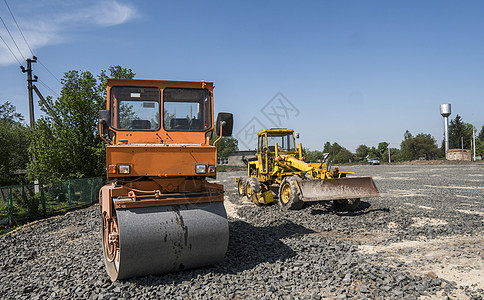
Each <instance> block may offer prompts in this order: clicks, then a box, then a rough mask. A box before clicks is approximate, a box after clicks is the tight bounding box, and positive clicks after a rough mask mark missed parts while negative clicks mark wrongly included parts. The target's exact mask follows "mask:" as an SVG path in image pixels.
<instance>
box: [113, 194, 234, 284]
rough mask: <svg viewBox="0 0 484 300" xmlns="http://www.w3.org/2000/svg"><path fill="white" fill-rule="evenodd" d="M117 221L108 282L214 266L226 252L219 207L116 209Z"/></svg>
mask: <svg viewBox="0 0 484 300" xmlns="http://www.w3.org/2000/svg"><path fill="white" fill-rule="evenodd" d="M115 201H116V200H115ZM116 215H117V220H118V228H119V252H118V253H117V258H116V259H115V260H114V262H112V263H110V262H109V261H107V260H106V259H105V264H106V268H107V269H108V273H109V276H110V277H111V279H112V280H117V279H127V278H130V277H134V276H143V275H147V274H165V273H171V272H174V271H178V270H184V269H191V268H197V267H202V266H207V265H213V264H216V263H219V262H221V261H222V260H223V258H224V256H225V253H226V252H227V246H228V240H229V230H228V221H227V214H226V212H225V207H224V205H223V203H222V202H211V203H200V204H187V205H172V206H157V207H143V208H130V209H117V210H116ZM105 257H106V256H105Z"/></svg>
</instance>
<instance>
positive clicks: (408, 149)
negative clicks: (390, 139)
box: [400, 130, 437, 160]
mask: <svg viewBox="0 0 484 300" xmlns="http://www.w3.org/2000/svg"><path fill="white" fill-rule="evenodd" d="M400 149H401V159H402V160H414V159H419V158H420V157H424V158H425V159H433V158H435V157H436V155H437V142H436V141H435V139H434V138H433V137H432V136H431V135H430V134H425V133H419V134H417V135H416V136H415V137H413V136H412V134H411V133H410V132H409V131H408V130H407V131H406V132H405V135H404V140H403V141H402V143H401V144H400Z"/></svg>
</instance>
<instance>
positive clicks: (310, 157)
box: [303, 148, 323, 163]
mask: <svg viewBox="0 0 484 300" xmlns="http://www.w3.org/2000/svg"><path fill="white" fill-rule="evenodd" d="M303 156H304V158H305V160H304V161H305V162H311V163H315V162H319V161H321V160H322V159H323V152H321V151H318V150H314V151H311V150H309V149H308V148H303Z"/></svg>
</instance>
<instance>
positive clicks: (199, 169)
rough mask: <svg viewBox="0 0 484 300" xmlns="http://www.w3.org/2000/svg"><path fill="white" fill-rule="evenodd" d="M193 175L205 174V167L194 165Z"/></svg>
mask: <svg viewBox="0 0 484 300" xmlns="http://www.w3.org/2000/svg"><path fill="white" fill-rule="evenodd" d="M195 173H197V174H205V173H207V166H206V165H196V166H195Z"/></svg>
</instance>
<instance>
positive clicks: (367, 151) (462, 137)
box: [304, 115, 484, 163]
mask: <svg viewBox="0 0 484 300" xmlns="http://www.w3.org/2000/svg"><path fill="white" fill-rule="evenodd" d="M473 130H474V131H476V129H475V128H474V126H473V125H472V124H469V123H465V122H463V120H462V117H461V116H459V115H456V117H455V118H454V119H453V120H451V121H450V124H449V149H461V148H462V147H463V148H464V149H469V150H470V149H472V148H473V147H471V145H472V143H473ZM476 132H477V131H476ZM475 146H476V156H481V157H483V156H484V125H483V126H482V128H481V130H480V132H479V134H478V135H477V136H476V141H475ZM324 153H329V154H330V159H331V160H332V161H333V162H335V163H351V162H365V161H367V160H368V159H369V158H377V159H379V160H380V161H382V162H384V161H388V160H389V157H390V159H391V161H392V162H400V161H409V160H417V159H426V160H429V159H445V141H444V139H442V143H441V146H440V147H438V145H437V141H436V139H435V138H434V137H433V136H432V135H430V134H426V133H419V134H417V135H415V136H414V135H412V133H410V131H408V130H407V131H406V132H405V133H404V135H403V140H402V142H401V143H400V148H390V147H389V143H387V142H380V143H378V146H377V147H369V146H367V145H359V146H358V148H356V153H351V152H350V151H349V150H348V149H346V148H344V147H342V146H341V145H339V144H338V143H336V142H334V143H333V144H331V143H330V142H326V143H325V144H324V148H323V151H318V150H309V149H307V148H305V149H304V157H305V158H306V161H308V162H318V161H321V160H322V159H323V154H324Z"/></svg>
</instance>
